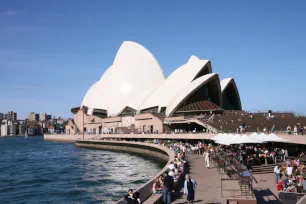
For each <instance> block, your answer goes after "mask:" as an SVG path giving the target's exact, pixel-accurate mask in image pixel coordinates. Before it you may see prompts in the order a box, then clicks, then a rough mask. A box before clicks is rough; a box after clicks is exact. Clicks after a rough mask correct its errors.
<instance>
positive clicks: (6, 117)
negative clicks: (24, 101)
mask: <svg viewBox="0 0 306 204" xmlns="http://www.w3.org/2000/svg"><path fill="white" fill-rule="evenodd" d="M2 117H3V120H12V121H15V120H17V113H16V112H14V111H9V112H7V113H6V114H2Z"/></svg>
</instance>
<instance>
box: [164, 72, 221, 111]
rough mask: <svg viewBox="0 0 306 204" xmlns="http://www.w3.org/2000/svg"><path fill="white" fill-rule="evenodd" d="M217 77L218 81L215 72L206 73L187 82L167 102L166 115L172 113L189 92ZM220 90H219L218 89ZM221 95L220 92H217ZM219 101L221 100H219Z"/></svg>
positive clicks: (191, 92)
mask: <svg viewBox="0 0 306 204" xmlns="http://www.w3.org/2000/svg"><path fill="white" fill-rule="evenodd" d="M214 78H217V79H218V83H219V76H218V74H216V73H211V74H206V75H204V76H202V77H199V78H197V79H196V80H194V81H193V82H191V83H189V84H188V85H187V86H186V87H185V88H184V90H183V91H181V92H180V93H179V94H178V95H177V96H176V97H175V98H173V100H172V101H171V102H170V103H169V105H168V106H167V109H166V115H167V116H169V115H172V114H173V112H174V111H175V110H176V109H177V108H178V106H179V105H180V104H182V103H183V102H184V101H185V100H186V99H187V98H188V97H189V96H190V95H191V94H193V93H194V92H195V91H197V90H198V89H199V88H201V87H202V86H204V85H205V84H206V83H208V82H209V81H210V80H212V79H214ZM218 91H220V90H218ZM219 95H220V96H221V94H219ZM220 101H221V100H220Z"/></svg>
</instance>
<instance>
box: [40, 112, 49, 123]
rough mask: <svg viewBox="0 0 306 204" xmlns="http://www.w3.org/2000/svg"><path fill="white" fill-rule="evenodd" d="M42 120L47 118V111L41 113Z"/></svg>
mask: <svg viewBox="0 0 306 204" xmlns="http://www.w3.org/2000/svg"><path fill="white" fill-rule="evenodd" d="M40 120H41V121H45V120H47V113H42V114H40Z"/></svg>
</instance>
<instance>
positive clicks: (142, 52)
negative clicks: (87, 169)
mask: <svg viewBox="0 0 306 204" xmlns="http://www.w3.org/2000/svg"><path fill="white" fill-rule="evenodd" d="M203 69H207V70H206V72H207V73H210V74H206V75H204V76H200V73H202V70H203ZM211 73H212V68H211V63H210V61H209V60H200V59H199V58H198V57H196V56H191V57H190V58H189V60H188V62H187V63H186V64H184V65H182V66H181V67H179V68H177V69H176V70H175V71H174V72H173V73H172V74H171V75H170V76H169V77H168V78H167V79H165V75H164V73H163V70H162V68H161V67H160V65H159V63H158V62H157V60H156V59H155V57H154V56H153V55H152V54H151V53H150V52H149V51H148V50H147V49H146V48H144V47H143V46H141V45H139V44H137V43H135V42H130V41H125V42H123V44H122V45H121V47H120V48H119V50H118V52H117V54H116V57H115V59H114V62H113V65H111V66H110V67H109V68H108V69H107V70H106V71H105V72H104V74H103V75H102V77H101V79H100V80H99V81H98V82H96V83H95V84H93V85H92V86H91V87H90V88H89V90H88V91H87V93H86V95H85V97H84V99H83V102H82V106H83V105H84V106H87V107H88V108H89V109H90V110H91V112H92V110H93V109H104V110H107V113H108V116H115V115H117V114H119V113H120V111H122V110H123V108H125V107H126V106H129V107H131V108H133V109H136V110H138V111H139V110H143V109H147V108H151V107H156V106H158V107H159V108H161V107H167V110H166V115H169V114H172V112H173V110H174V109H175V108H177V106H178V105H179V104H180V103H181V102H182V101H183V100H185V98H186V97H187V96H189V94H191V93H193V92H194V91H195V90H197V89H198V88H199V87H201V86H202V85H204V84H205V83H207V82H208V81H209V80H211V79H212V78H214V77H217V78H218V80H219V76H218V75H217V74H211ZM231 82H233V83H235V82H234V81H233V79H231V78H228V79H224V80H222V82H221V89H222V91H223V90H224V89H226V87H227V86H228V84H230V83H231ZM218 91H219V90H218ZM220 101H222V100H220ZM89 114H90V112H89Z"/></svg>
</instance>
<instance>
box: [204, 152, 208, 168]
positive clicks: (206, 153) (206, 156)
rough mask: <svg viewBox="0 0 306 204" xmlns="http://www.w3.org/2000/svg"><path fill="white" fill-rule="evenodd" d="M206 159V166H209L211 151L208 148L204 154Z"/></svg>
mask: <svg viewBox="0 0 306 204" xmlns="http://www.w3.org/2000/svg"><path fill="white" fill-rule="evenodd" d="M203 156H204V159H205V166H206V168H209V151H208V150H206V151H205V152H204V154H203Z"/></svg>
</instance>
